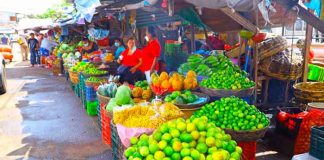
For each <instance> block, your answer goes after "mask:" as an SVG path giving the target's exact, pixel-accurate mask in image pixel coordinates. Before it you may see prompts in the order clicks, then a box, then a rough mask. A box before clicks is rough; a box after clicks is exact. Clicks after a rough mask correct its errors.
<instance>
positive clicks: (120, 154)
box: [110, 121, 125, 160]
mask: <svg viewBox="0 0 324 160" xmlns="http://www.w3.org/2000/svg"><path fill="white" fill-rule="evenodd" d="M110 130H111V148H112V154H113V155H116V156H117V158H118V160H123V159H125V157H124V151H125V147H124V146H123V144H122V143H121V141H120V138H119V136H118V132H117V128H116V126H115V124H113V122H112V121H110Z"/></svg>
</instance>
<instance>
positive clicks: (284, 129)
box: [275, 107, 303, 138]
mask: <svg viewBox="0 0 324 160" xmlns="http://www.w3.org/2000/svg"><path fill="white" fill-rule="evenodd" d="M278 110H279V112H280V111H283V112H286V113H288V114H298V113H301V112H303V110H302V109H300V108H298V107H282V108H278ZM278 114H279V113H278ZM277 117H278V116H277ZM302 121H303V119H301V118H294V117H288V118H287V119H286V120H285V121H284V122H281V121H279V119H278V118H277V120H276V129H275V131H276V132H277V133H280V134H284V135H286V136H289V137H291V138H296V137H297V135H298V132H299V128H300V125H301V123H302Z"/></svg>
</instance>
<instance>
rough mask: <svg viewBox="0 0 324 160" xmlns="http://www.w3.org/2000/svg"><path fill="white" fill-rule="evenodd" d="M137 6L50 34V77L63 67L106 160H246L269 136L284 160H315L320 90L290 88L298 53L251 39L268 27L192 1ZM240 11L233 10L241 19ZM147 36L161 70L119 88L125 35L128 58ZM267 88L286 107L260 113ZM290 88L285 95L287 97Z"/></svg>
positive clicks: (116, 7) (115, 6)
mask: <svg viewBox="0 0 324 160" xmlns="http://www.w3.org/2000/svg"><path fill="white" fill-rule="evenodd" d="M137 2H138V3H134V2H132V1H125V2H115V3H109V4H105V5H102V6H99V7H97V8H96V10H97V11H98V12H97V13H95V14H94V16H93V17H91V21H89V22H90V23H88V22H87V23H85V24H84V25H81V26H78V25H75V24H74V23H71V24H65V25H64V27H62V28H64V29H63V30H62V32H58V33H60V34H59V35H65V37H66V38H65V39H64V40H62V41H61V42H60V44H59V45H58V46H57V47H56V48H55V49H54V52H53V56H52V57H50V58H49V60H52V61H53V63H52V64H53V66H52V68H53V72H55V73H56V72H57V70H58V69H57V67H58V65H57V64H58V63H59V62H63V66H64V67H63V68H64V71H65V73H66V76H67V80H68V81H69V83H70V85H71V88H72V90H73V91H74V92H75V94H76V96H77V97H79V98H80V100H81V102H82V105H83V107H84V108H85V110H86V113H87V114H88V115H89V116H98V125H99V128H100V129H101V134H102V138H103V140H104V141H105V143H106V144H107V145H110V146H111V147H112V152H113V157H114V159H116V160H117V159H118V160H121V159H136V160H137V159H163V158H166V157H168V158H172V159H188V160H190V159H220V160H223V159H224V160H225V159H234V160H239V159H244V160H245V159H246V160H253V159H256V157H255V154H256V147H257V141H258V140H259V139H261V138H264V137H265V138H269V136H267V135H268V134H270V135H271V134H274V135H276V136H270V137H276V138H278V135H279V138H282V137H283V139H284V140H282V142H284V141H289V142H293V144H291V145H290V148H291V151H288V152H289V153H287V154H290V156H292V155H294V154H299V153H305V152H310V155H312V156H315V157H317V158H321V156H322V155H321V153H323V152H321V151H323V150H322V148H321V147H320V145H322V142H319V141H320V139H321V138H322V136H323V135H321V134H322V133H323V129H322V128H323V127H321V126H323V125H324V121H323V113H324V112H323V111H322V108H323V101H324V100H323V97H324V93H323V91H324V88H323V82H303V83H291V82H292V81H293V82H295V81H296V82H297V81H298V80H299V79H300V78H301V77H302V75H303V74H304V68H303V67H302V66H303V63H304V61H305V57H304V56H302V55H301V54H302V53H304V51H299V52H290V51H286V49H287V48H289V45H288V44H287V40H286V39H285V38H284V37H282V36H278V35H271V34H268V33H265V32H260V31H259V30H260V27H262V26H261V25H259V24H258V21H259V15H260V16H261V15H262V16H263V18H264V19H263V21H264V22H267V23H270V22H269V20H271V17H270V18H269V17H267V15H266V16H265V13H258V12H254V11H253V12H249V13H250V14H251V13H252V15H254V16H251V17H246V16H245V15H244V14H242V13H239V12H232V11H231V10H230V9H228V8H223V7H224V6H210V7H208V6H205V5H204V3H201V4H199V3H197V1H193V0H188V1H187V0H186V1H137ZM255 3H256V4H257V2H256V1H255ZM224 5H226V4H225V3H224ZM239 5H240V4H237V5H234V9H236V10H240V9H238V8H240V7H239ZM197 7H198V8H197ZM201 7H203V9H201ZM215 7H216V9H215ZM232 7H233V6H232ZM236 7H238V8H236ZM245 7H246V6H245ZM250 7H252V9H254V8H255V7H256V6H250ZM280 7H281V9H282V10H284V11H286V10H285V9H283V8H282V6H280ZM280 7H279V8H280ZM219 8H221V9H219ZM277 9H278V8H277ZM240 11H243V12H244V11H245V12H246V11H250V9H246V8H245V10H240ZM282 12H283V11H282ZM282 12H280V13H282ZM289 12H290V11H289ZM215 13H217V14H216V15H217V16H215V17H213V16H211V15H214V14H215ZM254 13H256V14H254ZM172 15H175V16H174V17H171V16H172ZM188 15H189V16H188ZM281 15H282V14H281ZM264 16H265V17H264ZM295 17H296V15H295ZM290 18H291V20H292V21H293V19H294V16H292V17H290ZM274 23H277V24H280V23H282V21H274ZM149 26H151V27H152V26H153V27H154V28H155V29H157V30H158V31H159V33H158V35H157V36H156V37H157V40H158V41H159V42H160V44H161V46H162V47H161V51H162V53H161V55H160V57H159V58H160V59H161V61H165V65H166V67H165V68H163V67H162V66H163V63H160V65H161V66H160V69H159V70H157V71H156V73H155V72H154V73H151V74H150V76H149V78H150V79H149V80H144V79H145V78H143V80H138V81H136V82H135V83H134V84H132V83H130V82H126V81H125V80H124V77H122V76H123V75H121V74H118V73H120V72H119V71H120V69H121V68H122V67H118V66H119V65H120V64H119V63H117V62H120V61H121V60H122V59H123V58H125V57H123V55H125V54H119V55H118V54H116V50H118V47H119V45H120V44H122V43H126V42H127V43H126V45H128V42H129V39H130V38H127V37H128V36H130V35H131V36H132V37H135V38H132V40H134V41H135V46H137V47H138V48H136V47H135V49H134V50H136V49H143V48H144V47H145V46H146V45H147V43H148V42H146V41H145V40H144V39H145V36H147V33H145V32H146V30H148V29H147V28H148V27H149ZM66 29H67V30H68V32H67V33H66V31H64V30H66ZM63 31H64V32H65V33H63ZM214 31H217V32H218V35H215V34H211V33H213V32H214ZM225 31H232V33H228V32H225ZM126 38H127V41H126ZM197 40H199V41H197ZM198 42H202V44H201V43H198ZM213 42H214V43H213ZM115 43H117V46H116V45H115ZM218 44H220V45H218ZM126 45H125V47H127V46H126ZM189 45H190V46H189ZM92 46H98V47H92ZM198 46H201V47H198ZM219 46H221V47H219ZM305 46H306V47H307V44H306V45H305ZM196 47H197V48H196ZM213 47H214V48H213ZM94 48H95V49H94ZM189 48H190V50H189ZM198 48H199V49H201V50H203V51H199V52H198ZM215 48H219V49H215ZM89 50H90V51H89ZM132 50H133V48H132ZM87 51H88V52H87ZM125 53H126V54H127V53H128V52H125ZM305 54H306V55H307V52H306V53H305ZM120 55H122V56H120ZM120 57H122V58H120ZM138 64H141V60H140V61H139V63H138ZM60 66H61V65H60ZM161 68H162V69H161ZM54 70H55V71H54ZM321 72H322V71H321V69H318V68H315V67H313V68H312V69H311V70H310V72H309V77H310V79H313V80H318V79H321V77H322V75H321ZM143 75H144V73H143ZM134 79H135V78H134ZM271 79H276V80H277V81H280V82H285V83H286V89H285V91H282V92H280V94H279V93H278V95H284V97H285V103H280V104H271V105H270V104H269V103H268V101H267V100H268V97H269V96H268V93H270V92H269V91H268V89H269V88H271V85H270V84H269V83H270V82H269V81H270V80H271ZM289 86H291V87H292V86H293V88H294V90H293V91H290V92H289V89H288V88H289ZM279 88H283V87H281V86H280V87H279ZM288 93H291V94H294V96H293V99H289V98H287V97H288ZM282 97H283V96H282ZM292 100H293V101H292ZM288 102H290V103H288ZM291 102H293V103H291ZM310 102H316V103H315V104H309V105H308V103H310ZM291 105H295V106H297V109H296V108H293V107H291ZM305 105H306V106H307V105H308V106H310V108H311V109H309V108H307V109H306V110H305V109H304V108H302V107H301V106H305ZM273 106H276V107H273ZM277 107H278V108H277ZM268 112H269V113H268ZM269 115H270V116H269ZM274 122H275V123H274ZM314 126H318V127H314ZM289 136H290V137H291V138H290V139H289ZM287 137H288V138H287ZM310 137H312V138H310ZM279 138H278V139H279ZM272 141H273V142H274V141H277V142H278V140H275V139H273V140H272ZM280 142H281V141H280ZM318 143H320V144H318ZM305 144H307V145H305ZM281 146H283V145H281ZM277 147H278V146H277ZM287 148H288V147H287ZM287 148H286V149H283V150H286V151H287V150H288V149H287ZM280 152H281V151H280Z"/></svg>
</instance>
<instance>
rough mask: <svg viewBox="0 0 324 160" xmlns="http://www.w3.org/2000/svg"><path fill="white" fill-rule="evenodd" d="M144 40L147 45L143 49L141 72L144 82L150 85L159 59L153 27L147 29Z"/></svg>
mask: <svg viewBox="0 0 324 160" xmlns="http://www.w3.org/2000/svg"><path fill="white" fill-rule="evenodd" d="M145 38H146V40H147V41H148V44H147V46H146V47H144V48H143V54H142V59H143V65H142V66H141V70H142V71H143V72H144V73H145V77H146V80H147V81H148V82H149V83H151V74H152V73H153V72H155V71H156V66H157V64H158V60H159V58H160V53H161V45H160V42H159V40H158V39H157V34H156V31H155V28H154V27H148V29H147V32H146V37H145Z"/></svg>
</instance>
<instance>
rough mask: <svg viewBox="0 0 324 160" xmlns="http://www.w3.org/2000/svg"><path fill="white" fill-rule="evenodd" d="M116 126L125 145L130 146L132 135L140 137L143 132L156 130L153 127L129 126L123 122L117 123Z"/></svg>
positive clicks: (150, 132) (149, 132) (148, 132)
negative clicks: (122, 123)
mask: <svg viewBox="0 0 324 160" xmlns="http://www.w3.org/2000/svg"><path fill="white" fill-rule="evenodd" d="M116 127H117V132H118V135H119V138H120V141H121V142H122V143H123V145H124V146H125V147H129V146H130V139H131V138H132V137H139V136H140V135H142V134H143V133H146V134H152V133H153V131H154V129H152V128H127V127H125V126H123V125H121V124H116Z"/></svg>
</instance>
